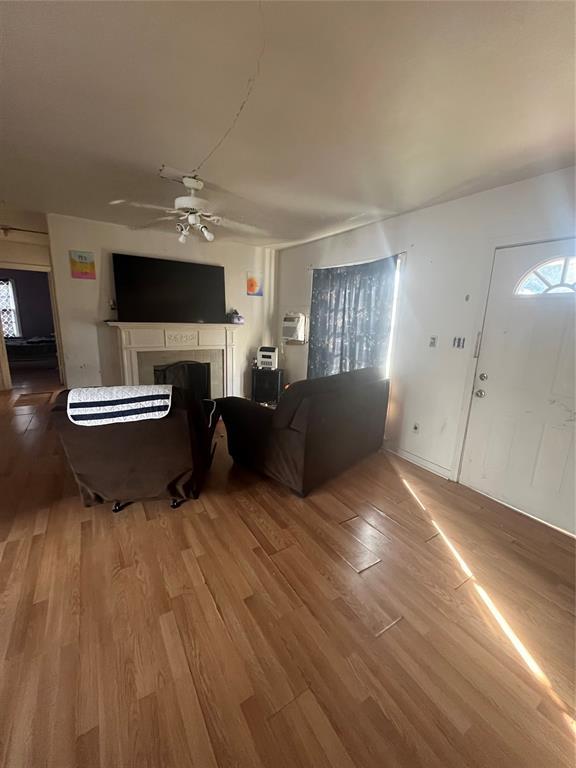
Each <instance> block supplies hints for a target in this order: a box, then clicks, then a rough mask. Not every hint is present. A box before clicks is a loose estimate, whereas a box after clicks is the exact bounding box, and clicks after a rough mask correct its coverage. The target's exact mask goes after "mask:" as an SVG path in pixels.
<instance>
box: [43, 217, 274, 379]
mask: <svg viewBox="0 0 576 768" xmlns="http://www.w3.org/2000/svg"><path fill="white" fill-rule="evenodd" d="M48 228H49V235H50V249H51V253H52V263H53V274H54V282H55V287H56V298H57V305H58V314H59V317H60V324H61V332H62V342H63V350H64V368H65V376H66V383H67V385H68V386H69V387H77V386H93V385H98V384H105V385H109V384H118V383H120V381H121V379H120V366H119V352H118V348H117V343H116V334H115V329H112V328H108V326H106V325H105V324H104V321H105V320H109V319H112V318H114V317H115V313H114V312H112V311H111V310H110V300H111V298H112V296H113V275H112V257H111V254H112V253H113V252H120V253H131V254H135V255H140V256H156V257H160V258H162V257H164V258H172V259H182V260H187V261H197V262H202V263H205V264H218V265H222V266H224V269H225V280H226V306H227V309H230V308H231V307H234V308H236V309H238V311H239V312H240V313H241V314H243V315H244V317H245V318H246V324H245V325H244V326H243V327H241V328H239V333H238V345H237V373H236V380H235V382H234V393H235V394H244V393H245V392H246V393H247V392H249V383H248V375H249V363H250V360H251V358H252V357H253V356H254V354H255V350H256V348H257V347H258V346H259V345H260V344H262V343H270V342H271V340H272V334H273V332H274V330H275V323H276V318H275V314H274V307H275V296H274V286H275V282H276V281H275V274H274V272H275V254H274V252H273V251H270V250H268V249H264V248H255V247H253V246H248V245H243V244H238V243H232V242H229V241H222V240H218V239H216V240H215V241H214V242H213V243H206V242H203V241H199V240H196V239H195V238H190V239H189V241H188V243H187V244H186V245H182V244H180V243H179V242H178V240H177V238H176V236H175V235H173V234H171V233H164V232H153V231H150V230H139V231H135V230H130V229H128V228H126V227H122V226H118V225H116V224H108V223H104V222H99V221H90V220H87V219H78V218H73V217H70V216H60V215H57V214H49V215H48ZM69 250H79V251H92V252H93V253H94V256H95V262H96V280H77V279H76V280H75V279H72V277H71V276H70V266H69V260H68V251H69ZM249 269H254V270H258V271H260V272H262V273H264V296H262V297H257V296H246V271H247V270H249Z"/></svg>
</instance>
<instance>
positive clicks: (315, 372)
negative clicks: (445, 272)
mask: <svg viewBox="0 0 576 768" xmlns="http://www.w3.org/2000/svg"><path fill="white" fill-rule="evenodd" d="M396 265H397V257H396V256H390V257H388V258H385V259H379V260H378V261H371V262H367V263H364V264H353V265H350V266H342V267H329V268H325V269H315V270H314V271H313V278H312V305H311V308H310V349H309V353H308V378H310V379H314V378H318V377H319V376H331V375H332V374H335V373H343V372H345V371H355V370H358V369H359V368H370V367H374V366H382V367H388V366H387V364H388V363H389V354H388V352H389V349H390V342H391V335H392V326H393V316H394V307H395V294H396V290H397V271H396Z"/></svg>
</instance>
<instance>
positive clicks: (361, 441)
mask: <svg viewBox="0 0 576 768" xmlns="http://www.w3.org/2000/svg"><path fill="white" fill-rule="evenodd" d="M388 391H389V381H388V379H385V378H384V376H383V373H382V369H381V368H364V369H362V370H358V371H352V372H350V373H340V374H337V375H335V376H326V377H324V378H320V379H311V380H306V381H298V382H296V383H295V384H293V385H292V386H290V387H289V388H288V389H287V390H286V391H285V392H284V393H283V394H282V396H281V398H280V401H279V403H278V407H277V408H276V409H275V410H272V409H270V408H266V407H264V406H262V405H258V404H257V403H254V402H252V401H251V400H244V399H242V398H239V397H226V398H223V399H222V400H220V401H219V404H220V408H221V414H222V418H223V420H224V424H225V425H226V431H227V434H228V451H229V453H230V455H231V456H232V458H233V459H234V461H236V462H237V463H239V464H243V465H245V466H248V467H250V468H252V469H255V470H257V471H260V472H263V473H264V474H266V475H268V476H269V477H272V478H274V479H275V480H278V481H279V482H281V483H283V484H284V485H287V486H288V487H289V488H291V489H292V490H294V491H296V493H298V494H300V495H301V496H306V495H307V494H308V493H309V492H310V491H311V490H312V489H313V488H315V487H316V486H318V485H320V484H321V483H323V482H325V481H326V480H328V479H329V478H330V477H334V476H335V475H338V474H339V473H340V472H342V471H343V470H345V469H347V468H348V467H349V466H350V465H352V464H353V463H354V462H356V461H358V460H359V459H361V458H363V457H364V456H367V455H368V454H370V453H373V452H374V451H377V450H378V449H379V448H380V446H381V445H382V441H383V439H384V427H385V424H386V410H387V408H388Z"/></svg>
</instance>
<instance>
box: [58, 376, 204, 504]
mask: <svg viewBox="0 0 576 768" xmlns="http://www.w3.org/2000/svg"><path fill="white" fill-rule="evenodd" d="M67 402H68V391H67V390H66V391H64V392H61V393H60V395H59V396H58V398H57V400H56V404H55V406H54V408H53V409H52V419H53V423H54V426H55V427H56V429H57V431H58V433H59V435H60V439H61V441H62V445H63V447H64V451H65V453H66V456H67V457H68V461H69V463H70V467H71V469H72V472H73V474H74V477H75V479H76V482H77V484H78V488H79V490H80V494H81V496H82V500H83V502H84V505H85V506H87V507H91V506H93V505H95V504H102V503H104V502H113V503H114V508H113V510H114V511H115V512H119V511H120V510H121V509H122V508H123V507H124V506H126V505H127V504H129V503H130V502H132V501H137V500H146V499H164V498H167V499H171V500H172V506H173V507H177V506H179V505H180V504H181V503H182V502H183V501H185V500H186V499H189V498H194V499H195V498H198V495H199V494H200V490H201V488H202V484H203V482H204V478H205V476H206V473H207V472H208V469H209V467H210V464H211V460H212V452H211V444H212V437H213V433H214V427H215V424H216V421H217V419H218V416H217V414H214V417H213V419H212V423H211V425H210V424H209V423H208V421H207V419H206V415H205V411H204V407H203V403H202V401H201V400H198V399H197V398H196V397H194V396H191V395H190V394H189V393H188V392H186V391H185V390H182V389H179V388H177V387H174V388H173V390H172V405H171V408H170V411H169V413H168V414H167V415H166V416H164V417H163V418H161V419H148V420H146V421H133V422H130V423H125V424H105V425H103V426H94V427H86V426H79V425H78V424H73V423H72V422H71V421H70V419H69V418H68V415H67V413H66V405H67Z"/></svg>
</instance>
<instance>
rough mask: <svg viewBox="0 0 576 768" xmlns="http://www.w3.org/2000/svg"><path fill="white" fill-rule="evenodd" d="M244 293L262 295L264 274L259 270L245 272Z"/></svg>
mask: <svg viewBox="0 0 576 768" xmlns="http://www.w3.org/2000/svg"><path fill="white" fill-rule="evenodd" d="M246 295H247V296H264V275H263V274H262V273H261V272H246Z"/></svg>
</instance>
